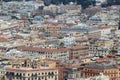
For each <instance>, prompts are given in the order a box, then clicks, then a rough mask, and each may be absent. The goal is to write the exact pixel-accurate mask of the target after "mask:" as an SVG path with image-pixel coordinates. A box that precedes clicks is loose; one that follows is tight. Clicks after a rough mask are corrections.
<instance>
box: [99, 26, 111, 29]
mask: <svg viewBox="0 0 120 80" xmlns="http://www.w3.org/2000/svg"><path fill="white" fill-rule="evenodd" d="M98 28H99V29H108V28H110V26H98Z"/></svg>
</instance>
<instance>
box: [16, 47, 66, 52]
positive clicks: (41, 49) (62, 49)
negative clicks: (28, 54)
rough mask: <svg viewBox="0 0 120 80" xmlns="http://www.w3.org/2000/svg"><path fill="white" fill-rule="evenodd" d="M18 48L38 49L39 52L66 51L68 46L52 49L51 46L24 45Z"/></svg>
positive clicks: (24, 49)
mask: <svg viewBox="0 0 120 80" xmlns="http://www.w3.org/2000/svg"><path fill="white" fill-rule="evenodd" d="M18 50H22V51H38V52H64V51H67V50H68V48H59V49H51V48H39V47H29V46H22V47H19V48H18Z"/></svg>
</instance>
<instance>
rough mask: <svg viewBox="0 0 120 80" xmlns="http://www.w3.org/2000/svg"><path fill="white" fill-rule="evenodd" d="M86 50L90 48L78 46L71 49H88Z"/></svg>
mask: <svg viewBox="0 0 120 80" xmlns="http://www.w3.org/2000/svg"><path fill="white" fill-rule="evenodd" d="M86 48H88V46H81V45H77V46H73V47H71V48H70V49H72V50H75V49H86Z"/></svg>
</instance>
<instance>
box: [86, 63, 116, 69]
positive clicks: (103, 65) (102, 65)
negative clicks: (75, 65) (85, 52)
mask: <svg viewBox="0 0 120 80" xmlns="http://www.w3.org/2000/svg"><path fill="white" fill-rule="evenodd" d="M85 67H88V68H95V69H112V68H117V67H116V66H115V65H113V64H107V63H92V64H88V65H86V66H85Z"/></svg>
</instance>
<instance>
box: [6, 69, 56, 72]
mask: <svg viewBox="0 0 120 80" xmlns="http://www.w3.org/2000/svg"><path fill="white" fill-rule="evenodd" d="M50 70H52V71H53V70H58V69H57V68H56V69H22V68H21V69H14V68H6V71H8V72H34V71H37V72H38V71H50Z"/></svg>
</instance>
